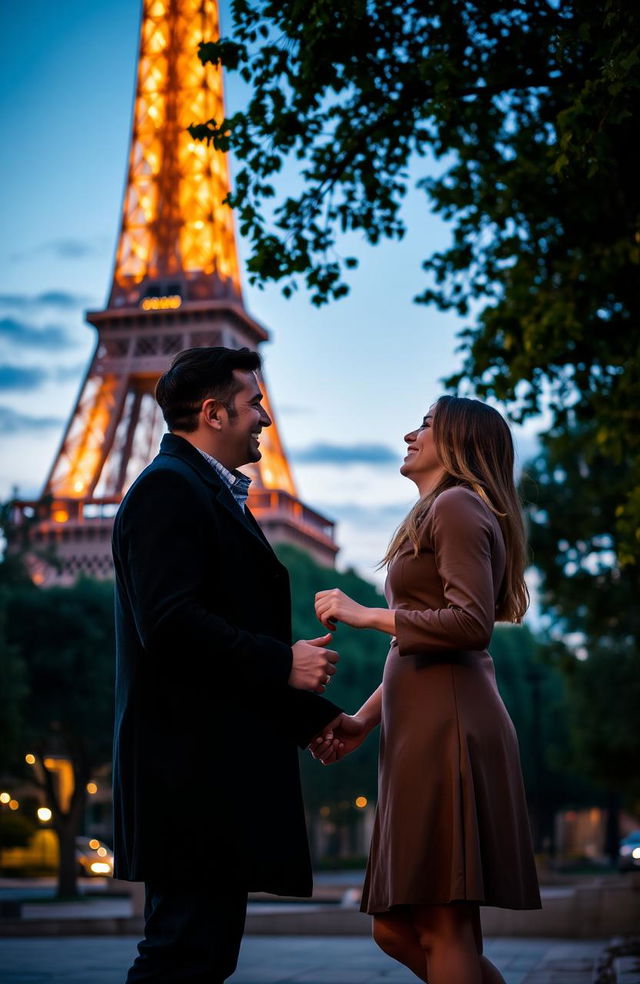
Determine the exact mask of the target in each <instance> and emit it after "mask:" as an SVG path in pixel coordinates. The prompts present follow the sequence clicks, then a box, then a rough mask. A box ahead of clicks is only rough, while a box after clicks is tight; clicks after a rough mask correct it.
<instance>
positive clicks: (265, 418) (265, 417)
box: [260, 407, 273, 427]
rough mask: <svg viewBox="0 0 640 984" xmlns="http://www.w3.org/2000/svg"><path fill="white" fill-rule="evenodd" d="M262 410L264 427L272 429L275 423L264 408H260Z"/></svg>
mask: <svg viewBox="0 0 640 984" xmlns="http://www.w3.org/2000/svg"><path fill="white" fill-rule="evenodd" d="M260 409H261V410H262V426H263V427H271V424H272V423H273V421H272V419H271V417H270V416H269V414H268V413H267V411H266V410H265V408H264V407H260Z"/></svg>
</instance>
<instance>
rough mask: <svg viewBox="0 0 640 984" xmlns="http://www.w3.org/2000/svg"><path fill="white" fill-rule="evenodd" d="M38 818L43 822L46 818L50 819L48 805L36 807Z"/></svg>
mask: <svg viewBox="0 0 640 984" xmlns="http://www.w3.org/2000/svg"><path fill="white" fill-rule="evenodd" d="M38 820H42V822H43V823H46V822H47V820H51V810H50V809H49V807H48V806H39V807H38Z"/></svg>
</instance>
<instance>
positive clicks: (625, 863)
mask: <svg viewBox="0 0 640 984" xmlns="http://www.w3.org/2000/svg"><path fill="white" fill-rule="evenodd" d="M636 868H640V830H633V831H632V832H631V833H630V834H629V835H628V836H627V837H624V838H623V839H622V840H621V841H620V849H619V851H618V870H619V871H633V870H634V869H636Z"/></svg>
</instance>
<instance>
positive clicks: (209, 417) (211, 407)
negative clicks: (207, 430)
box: [200, 399, 227, 431]
mask: <svg viewBox="0 0 640 984" xmlns="http://www.w3.org/2000/svg"><path fill="white" fill-rule="evenodd" d="M226 412H227V411H226V409H225V406H224V403H221V402H220V400H214V399H210V400H205V401H204V403H203V404H202V409H201V411H200V413H201V414H202V419H203V421H204V423H206V424H207V425H208V426H209V427H212V428H213V429H214V430H218V431H219V430H221V429H222V418H223V416H224V415H225V414H226Z"/></svg>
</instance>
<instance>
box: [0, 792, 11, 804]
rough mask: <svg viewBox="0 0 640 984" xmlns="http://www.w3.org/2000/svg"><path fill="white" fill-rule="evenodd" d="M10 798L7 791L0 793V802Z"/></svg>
mask: <svg viewBox="0 0 640 984" xmlns="http://www.w3.org/2000/svg"><path fill="white" fill-rule="evenodd" d="M10 799H11V796H10V795H9V793H0V803H8V802H9V800H10Z"/></svg>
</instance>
